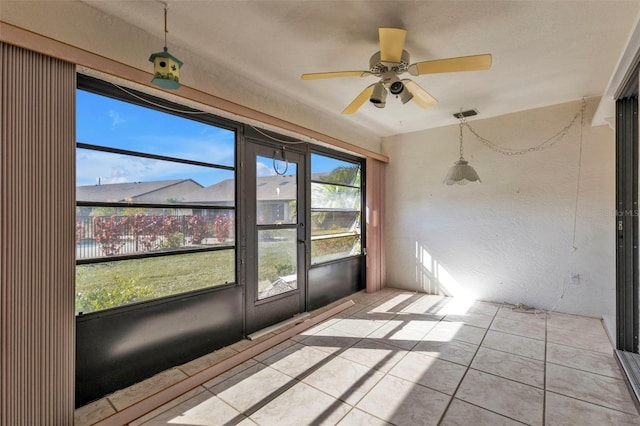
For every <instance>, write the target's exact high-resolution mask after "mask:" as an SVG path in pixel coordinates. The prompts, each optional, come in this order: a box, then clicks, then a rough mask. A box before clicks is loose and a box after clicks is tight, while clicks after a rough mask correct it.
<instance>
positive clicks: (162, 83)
mask: <svg viewBox="0 0 640 426" xmlns="http://www.w3.org/2000/svg"><path fill="white" fill-rule="evenodd" d="M167 32H168V31H167V5H165V7H164V51H163V52H158V53H154V54H152V55H151V57H150V58H149V62H153V80H151V83H153V84H155V85H156V86H158V87H162V88H163V89H171V90H175V89H177V88H179V87H180V67H181V66H182V61H181V60H180V59H178V58H176V57H175V56H173V55H171V54H170V53H169V51H168V49H167Z"/></svg>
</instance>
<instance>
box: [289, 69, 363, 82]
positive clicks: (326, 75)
mask: <svg viewBox="0 0 640 426" xmlns="http://www.w3.org/2000/svg"><path fill="white" fill-rule="evenodd" d="M368 75H371V73H370V72H369V71H334V72H314V73H311V74H302V76H301V78H302V79H303V80H319V79H321V78H339V77H366V76H368Z"/></svg>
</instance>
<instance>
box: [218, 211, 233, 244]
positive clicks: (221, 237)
mask: <svg viewBox="0 0 640 426" xmlns="http://www.w3.org/2000/svg"><path fill="white" fill-rule="evenodd" d="M232 229H233V218H232V217H231V216H227V215H224V216H222V215H221V216H218V217H216V220H215V221H214V222H213V234H214V235H215V236H216V238H217V239H218V241H220V242H224V241H226V240H227V239H228V238H229V236H230V235H231V231H232Z"/></svg>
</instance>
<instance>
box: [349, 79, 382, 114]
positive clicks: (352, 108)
mask: <svg viewBox="0 0 640 426" xmlns="http://www.w3.org/2000/svg"><path fill="white" fill-rule="evenodd" d="M375 85H376V83H374V84H372V85H370V86H369V87H367V88H366V89H364V90H363V91H362V92H360V94H359V95H358V96H356V98H355V99H354V100H353V101H351V103H350V104H349V105H348V106H347V107H346V108H345V109H344V111H342V114H345V115H346V114H353V113H355V112H356V111H357V110H358V108H360V107H361V106H362V104H363V103H365V102H366V101H367V99H369V98H370V97H371V94H372V93H373V86H375Z"/></svg>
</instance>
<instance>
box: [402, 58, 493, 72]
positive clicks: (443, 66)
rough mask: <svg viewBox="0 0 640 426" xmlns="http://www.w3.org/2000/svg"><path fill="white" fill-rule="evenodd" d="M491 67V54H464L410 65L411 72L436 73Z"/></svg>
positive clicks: (479, 69) (478, 69)
mask: <svg viewBox="0 0 640 426" xmlns="http://www.w3.org/2000/svg"><path fill="white" fill-rule="evenodd" d="M490 68H491V54H490V53H486V54H484V55H473V56H462V57H459V58H449V59H438V60H435V61H424V62H416V63H415V64H411V65H409V69H408V71H409V74H411V75H422V74H436V73H441V72H458V71H481V70H488V69H490Z"/></svg>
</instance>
